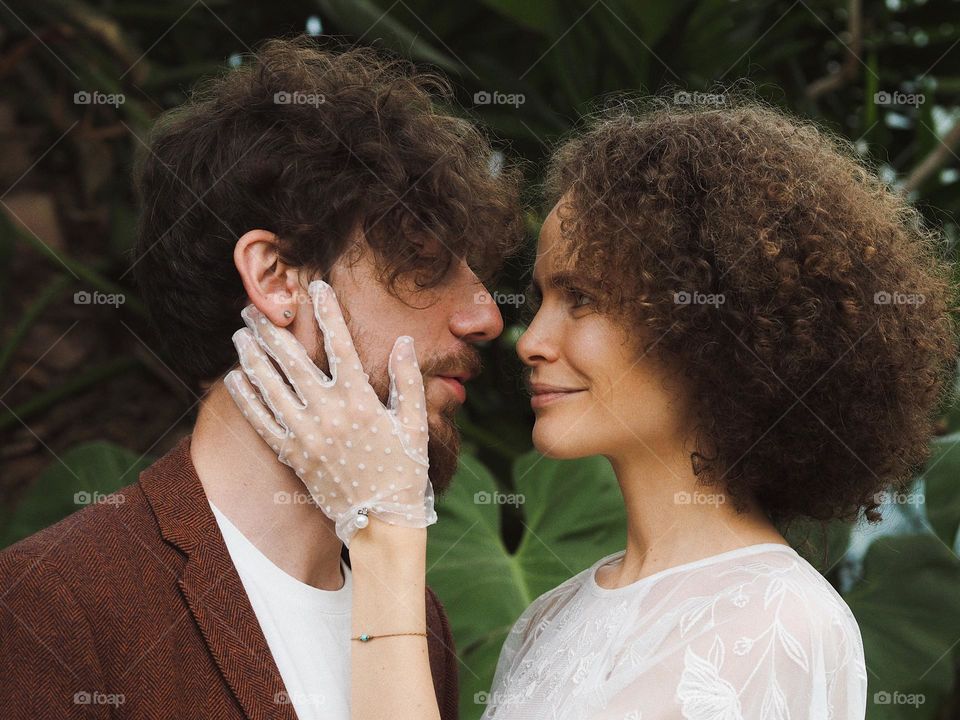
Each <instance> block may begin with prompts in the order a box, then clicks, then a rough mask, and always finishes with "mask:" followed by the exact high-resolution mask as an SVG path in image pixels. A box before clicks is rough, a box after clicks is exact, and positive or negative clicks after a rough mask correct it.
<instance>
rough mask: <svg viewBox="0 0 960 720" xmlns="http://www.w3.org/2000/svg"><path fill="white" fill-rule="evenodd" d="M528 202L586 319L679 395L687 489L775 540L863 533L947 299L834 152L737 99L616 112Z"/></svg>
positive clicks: (933, 374)
mask: <svg viewBox="0 0 960 720" xmlns="http://www.w3.org/2000/svg"><path fill="white" fill-rule="evenodd" d="M546 188H547V197H548V200H549V205H550V206H553V205H554V204H555V203H556V202H558V201H562V202H561V207H560V216H561V232H562V234H563V236H564V237H565V238H566V239H567V240H568V241H569V242H570V243H571V246H572V248H573V249H574V252H573V253H572V254H571V256H570V257H571V258H572V259H571V265H572V266H573V268H575V270H576V272H577V273H578V274H580V275H582V276H583V277H584V278H585V279H586V280H587V281H588V282H589V283H591V284H592V285H593V286H594V287H595V288H596V289H597V291H598V293H599V295H600V299H599V303H600V309H601V310H602V311H605V312H610V313H611V314H613V315H614V316H615V317H617V319H618V320H621V321H622V325H623V327H624V329H625V330H627V331H628V332H630V333H632V334H633V335H635V336H638V337H641V338H642V339H643V341H642V342H641V343H638V351H643V352H646V351H649V350H653V351H655V352H656V353H657V357H660V358H663V359H666V360H667V361H668V362H672V363H673V366H674V367H677V368H678V369H679V370H680V371H681V372H682V373H683V376H684V377H686V378H687V379H688V380H689V389H690V391H691V393H692V398H693V399H694V403H696V405H697V408H698V411H699V413H700V414H699V417H698V425H697V428H696V434H695V439H696V443H697V445H696V452H694V453H692V455H691V462H692V465H693V469H694V472H695V473H696V474H697V475H698V477H699V478H700V480H701V482H704V483H707V484H714V485H718V486H721V487H723V488H724V489H725V490H726V491H727V492H728V493H729V494H730V495H731V498H732V499H733V501H734V502H735V503H736V507H738V508H740V509H742V508H743V507H744V505H745V501H746V500H747V499H748V498H750V497H753V498H755V499H756V500H757V501H758V502H759V503H760V505H761V506H762V507H763V508H764V510H765V511H766V512H767V514H768V515H769V516H770V517H771V519H773V520H774V521H777V522H783V521H789V520H792V519H794V518H799V517H810V518H814V519H817V520H830V519H853V518H854V517H857V516H858V515H859V513H860V512H863V513H864V514H865V515H866V517H867V518H868V519H869V520H871V521H875V520H878V519H879V512H878V507H879V497H878V494H879V493H881V492H883V491H884V490H886V489H887V488H889V487H891V486H894V487H900V486H901V485H902V484H903V483H905V482H906V481H908V480H909V478H910V477H911V475H912V474H913V473H914V472H916V471H917V470H918V469H919V468H920V467H921V466H922V464H923V463H924V461H925V460H926V458H927V456H928V452H929V440H930V438H931V436H932V435H933V434H934V422H935V419H936V411H937V409H938V403H939V402H940V401H941V400H943V399H944V392H945V389H946V388H948V387H951V386H952V383H951V379H952V377H953V373H954V371H955V368H956V358H957V333H956V326H955V318H954V317H953V316H952V315H951V313H952V311H954V310H955V306H954V300H955V298H956V294H955V291H956V288H955V287H954V286H953V283H952V280H951V267H950V264H949V263H948V262H946V261H945V259H944V257H943V256H944V252H943V249H944V248H943V242H942V237H941V236H940V235H939V234H938V233H937V232H936V231H935V230H934V229H932V228H930V227H929V226H927V225H926V224H925V223H924V222H923V220H922V218H921V215H920V213H919V212H918V211H917V210H916V209H915V208H913V207H912V206H911V205H910V204H909V203H908V202H907V200H906V199H905V198H904V197H902V195H901V194H900V193H898V192H896V191H895V190H892V189H891V188H889V187H887V186H886V185H885V184H884V183H883V182H882V181H881V180H880V179H879V178H878V176H877V175H876V174H875V172H873V171H872V170H871V169H870V168H869V167H868V166H866V165H865V164H864V163H863V162H861V161H860V160H859V159H858V157H857V155H856V152H855V150H854V148H853V147H852V146H851V144H850V143H849V142H846V141H843V140H841V139H839V138H837V137H835V136H834V135H832V134H831V133H829V132H827V131H825V130H823V129H821V128H818V127H817V126H816V125H814V124H813V123H811V122H809V121H803V120H799V119H796V118H792V117H789V116H788V115H786V114H785V113H783V112H780V111H777V110H774V109H771V108H769V107H766V106H765V105H763V104H761V103H758V102H756V101H753V100H738V101H734V100H733V99H731V100H728V103H727V105H726V106H723V107H716V106H712V107H699V106H692V105H682V106H681V105H678V104H674V103H671V102H670V101H669V100H666V99H664V98H654V99H652V100H648V101H645V102H637V101H624V102H620V103H618V104H616V105H615V106H613V107H612V108H608V109H607V110H605V111H603V112H601V113H598V114H597V115H596V116H594V117H592V118H591V119H590V120H589V121H588V125H587V127H586V128H584V129H582V130H581V132H580V133H579V134H578V135H576V136H574V137H573V138H572V139H569V140H567V141H565V142H564V143H563V144H562V145H561V146H560V147H559V148H558V149H557V151H556V152H555V154H554V156H553V158H552V161H551V164H550V167H549V170H548V175H547V182H546ZM710 296H712V300H711V297H710ZM704 300H706V302H704Z"/></svg>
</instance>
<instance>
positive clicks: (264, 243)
mask: <svg viewBox="0 0 960 720" xmlns="http://www.w3.org/2000/svg"><path fill="white" fill-rule="evenodd" d="M233 263H234V265H236V267H237V272H238V273H240V279H241V280H242V281H243V288H244V290H246V292H247V297H248V298H250V302H251V303H253V304H254V305H256V307H257V309H258V310H259V311H260V312H262V313H263V314H264V315H266V316H267V317H268V318H270V322H272V323H273V324H274V325H276V326H277V327H286V326H287V325H289V324H290V323H292V322H293V319H294V318H295V317H296V315H297V305H298V297H299V295H300V294H302V288H300V284H299V274H298V272H297V269H296V268H292V267H290V266H289V265H286V264H285V263H284V262H283V261H282V260H281V259H280V254H279V239H278V238H277V236H276V235H274V234H273V233H272V232H269V231H267V230H250V231H249V232H247V233H245V234H244V235H243V237H241V238H240V239H239V240H237V244H236V246H235V247H234V248H233ZM285 312H286V313H288V315H284V313H285Z"/></svg>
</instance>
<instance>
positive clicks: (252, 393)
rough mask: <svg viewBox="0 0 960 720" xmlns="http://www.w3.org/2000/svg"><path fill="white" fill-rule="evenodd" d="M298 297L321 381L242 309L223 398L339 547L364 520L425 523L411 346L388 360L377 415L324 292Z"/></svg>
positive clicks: (284, 336) (314, 288) (419, 401)
mask: <svg viewBox="0 0 960 720" xmlns="http://www.w3.org/2000/svg"><path fill="white" fill-rule="evenodd" d="M308 292H309V293H310V296H311V298H312V300H313V310H314V316H315V317H316V320H317V324H318V325H319V327H320V330H321V331H322V333H323V342H324V347H325V349H326V354H327V359H328V362H329V365H330V375H331V377H327V375H326V374H325V373H324V372H323V371H321V370H320V368H318V367H317V366H316V365H315V364H314V363H313V361H312V360H310V358H309V356H308V355H307V352H306V350H305V349H304V347H303V346H302V345H301V344H300V342H299V341H298V340H297V339H296V338H295V337H294V336H293V334H292V333H290V332H289V331H288V330H286V329H285V328H279V327H277V326H276V325H274V324H273V323H272V322H270V320H268V319H267V317H266V316H264V315H263V313H261V312H260V311H259V310H257V308H256V307H254V306H253V305H248V306H247V307H246V308H244V310H243V312H242V313H241V314H242V316H243V320H244V322H245V323H246V324H247V327H246V328H243V329H240V330H238V331H237V332H236V333H234V335H233V343H234V345H235V346H236V348H237V352H238V354H239V356H240V365H241V368H242V370H241V369H236V370H232V371H231V372H229V373H228V374H227V376H226V377H225V379H224V382H225V384H226V386H227V389H228V390H229V391H230V395H231V397H233V400H234V402H235V403H236V404H237V406H238V407H239V408H240V410H241V411H242V412H243V414H244V417H246V418H247V420H248V421H249V422H250V424H251V425H252V426H253V427H254V428H255V429H256V431H257V432H258V433H259V434H260V436H261V437H263V439H264V440H265V441H266V442H267V443H268V444H269V445H270V447H272V448H273V450H274V451H275V452H276V453H277V457H278V458H279V459H280V462H282V463H284V464H285V465H289V466H290V467H291V468H293V470H294V472H296V474H297V476H298V477H299V478H300V479H301V480H302V481H303V483H304V485H305V486H306V488H307V490H308V491H309V492H310V494H311V496H312V497H313V499H314V501H315V502H316V504H317V505H318V506H319V507H320V509H321V510H322V511H323V512H324V513H325V514H326V515H327V516H328V517H330V518H331V519H332V520H334V522H335V523H336V532H337V536H338V537H339V538H340V539H341V540H342V541H343V542H344V544H345V545H346V546H347V547H349V546H350V540H351V538H352V537H353V536H354V534H356V532H357V530H358V529H359V528H362V527H365V526H366V524H367V515H368V514H369V515H375V516H376V517H378V518H379V519H381V520H383V521H385V522H387V523H390V524H392V525H404V526H407V527H426V526H427V525H431V524H433V523H435V522H436V521H437V514H436V512H435V511H434V507H433V503H434V495H433V486H432V485H431V484H430V480H429V478H428V475H427V473H428V469H429V461H428V457H427V440H428V431H427V408H426V400H425V397H424V389H423V376H422V375H421V374H420V367H419V365H418V364H417V356H416V353H415V352H414V347H413V338H411V337H408V336H401V337H399V338H397V340H396V342H395V343H394V346H393V350H392V351H391V352H390V358H389V361H388V370H389V374H390V402H389V405H388V406H387V407H384V405H383V403H381V402H380V399H379V398H378V397H377V394H376V392H375V391H374V389H373V388H372V387H371V386H370V383H369V382H368V375H366V373H364V371H363V368H362V366H361V364H360V358H359V357H358V356H357V351H356V349H355V348H354V345H353V341H352V339H351V337H350V332H349V330H348V329H347V325H346V323H345V322H344V319H343V315H342V314H341V313H340V305H339V303H338V302H337V299H336V297H335V295H334V293H333V289H332V288H331V287H330V286H329V285H328V284H327V283H325V282H323V281H322V280H315V281H313V282H311V283H310V286H309V288H308ZM268 354H269V356H270V357H272V358H273V359H274V360H275V361H276V363H277V365H279V366H280V368H281V369H282V371H283V373H284V375H285V376H286V377H287V379H288V380H289V382H290V385H291V386H292V387H293V390H291V389H290V387H288V386H287V384H286V383H285V382H284V380H283V378H282V377H281V376H280V374H279V373H278V372H277V371H276V369H275V368H274V367H273V365H272V364H271V363H270V359H269V358H268V357H267V355H268ZM254 386H255V387H254ZM258 389H259V391H260V395H259V396H258V395H257V390H258Z"/></svg>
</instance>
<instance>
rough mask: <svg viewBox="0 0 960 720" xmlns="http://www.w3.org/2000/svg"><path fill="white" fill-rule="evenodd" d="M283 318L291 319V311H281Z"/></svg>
mask: <svg viewBox="0 0 960 720" xmlns="http://www.w3.org/2000/svg"><path fill="white" fill-rule="evenodd" d="M283 316H284V317H285V318H292V317H293V310H284V311H283Z"/></svg>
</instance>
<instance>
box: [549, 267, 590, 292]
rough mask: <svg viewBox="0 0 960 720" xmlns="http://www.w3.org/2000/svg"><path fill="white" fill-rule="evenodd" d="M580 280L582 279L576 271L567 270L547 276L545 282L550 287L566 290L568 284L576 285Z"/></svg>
mask: <svg viewBox="0 0 960 720" xmlns="http://www.w3.org/2000/svg"><path fill="white" fill-rule="evenodd" d="M582 282H583V279H582V278H581V277H580V276H579V275H578V274H577V273H575V272H570V271H569V270H561V271H560V272H555V273H553V274H552V275H551V276H550V277H549V278H547V284H548V285H550V287H552V288H556V289H557V290H566V289H567V288H569V287H570V286H576V285H579V284H581V283H582Z"/></svg>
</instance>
